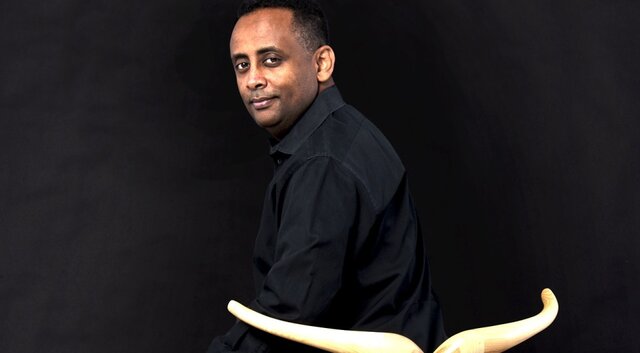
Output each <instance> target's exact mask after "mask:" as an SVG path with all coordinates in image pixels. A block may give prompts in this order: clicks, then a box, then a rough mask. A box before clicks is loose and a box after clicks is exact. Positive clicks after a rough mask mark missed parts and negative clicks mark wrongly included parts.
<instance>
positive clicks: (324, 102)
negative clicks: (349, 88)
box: [269, 85, 346, 156]
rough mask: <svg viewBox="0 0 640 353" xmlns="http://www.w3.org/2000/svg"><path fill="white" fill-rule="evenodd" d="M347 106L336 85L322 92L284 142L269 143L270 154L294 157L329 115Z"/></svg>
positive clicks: (272, 141)
mask: <svg viewBox="0 0 640 353" xmlns="http://www.w3.org/2000/svg"><path fill="white" fill-rule="evenodd" d="M345 104H346V103H345V102H344V100H342V96H341V95H340V91H338V88H337V87H336V86H335V85H334V86H331V87H329V88H327V89H325V90H324V91H322V92H320V94H318V96H317V97H316V99H315V100H314V101H313V103H312V104H311V106H310V107H309V109H307V111H306V112H305V113H304V114H303V115H302V116H301V117H300V118H299V119H298V121H297V122H296V123H295V124H294V125H293V127H292V128H291V130H289V133H287V135H285V137H284V138H283V139H282V140H280V141H277V140H275V139H271V140H270V141H269V142H270V143H271V149H270V151H269V154H270V155H271V156H275V155H277V154H285V155H292V154H293V153H294V152H295V151H296V150H298V148H299V147H300V146H301V145H302V143H303V142H304V141H305V140H306V139H307V138H308V137H309V136H311V134H312V133H313V132H314V131H315V130H316V129H317V128H318V127H319V126H320V125H321V124H322V122H324V121H325V120H326V119H327V117H328V116H329V114H331V113H333V112H334V111H336V110H338V109H339V108H340V107H342V106H343V105H345Z"/></svg>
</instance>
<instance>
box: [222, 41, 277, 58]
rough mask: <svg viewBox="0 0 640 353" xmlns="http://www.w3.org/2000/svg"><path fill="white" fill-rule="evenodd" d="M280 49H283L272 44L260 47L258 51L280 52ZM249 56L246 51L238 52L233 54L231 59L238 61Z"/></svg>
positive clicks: (264, 52) (260, 53)
mask: <svg viewBox="0 0 640 353" xmlns="http://www.w3.org/2000/svg"><path fill="white" fill-rule="evenodd" d="M280 51H281V50H280V49H279V48H278V47H276V46H274V45H272V46H268V47H264V48H260V49H258V51H257V52H256V53H257V54H258V55H262V54H266V53H269V52H280ZM248 57H249V55H247V54H245V53H237V54H234V55H233V56H231V60H232V61H236V60H238V59H246V58H248Z"/></svg>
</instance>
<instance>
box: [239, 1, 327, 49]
mask: <svg viewBox="0 0 640 353" xmlns="http://www.w3.org/2000/svg"><path fill="white" fill-rule="evenodd" d="M265 8H285V9H289V10H291V11H292V12H293V24H292V25H293V30H294V32H295V33H296V34H297V35H298V38H299V39H300V41H301V43H302V45H304V47H305V48H307V49H308V50H309V51H314V50H316V49H318V48H320V47H321V46H323V45H326V44H329V25H328V23H327V19H326V17H325V15H324V12H323V11H322V9H321V8H320V5H319V4H318V3H317V2H315V1H313V0H244V1H242V3H241V4H240V7H239V8H238V18H240V17H242V16H244V15H246V14H248V13H251V12H253V11H255V10H258V9H265Z"/></svg>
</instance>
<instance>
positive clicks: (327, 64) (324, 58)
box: [314, 45, 336, 83]
mask: <svg viewBox="0 0 640 353" xmlns="http://www.w3.org/2000/svg"><path fill="white" fill-rule="evenodd" d="M314 56H315V61H316V70H317V71H316V77H317V79H318V82H319V83H325V82H327V81H329V80H330V79H331V75H332V74H333V66H334V64H335V62H336V55H335V54H334V52H333V48H331V47H330V46H328V45H323V46H321V47H320V48H318V49H317V50H316V52H315V54H314Z"/></svg>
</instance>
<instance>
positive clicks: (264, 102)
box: [249, 97, 276, 110]
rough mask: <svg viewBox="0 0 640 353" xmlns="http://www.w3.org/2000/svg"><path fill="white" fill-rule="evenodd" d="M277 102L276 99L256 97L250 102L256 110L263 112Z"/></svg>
mask: <svg viewBox="0 0 640 353" xmlns="http://www.w3.org/2000/svg"><path fill="white" fill-rule="evenodd" d="M275 100H276V97H255V98H251V100H250V101H249V102H250V103H251V106H252V107H253V108H254V109H256V110H261V109H266V108H268V107H270V106H271V105H272V104H273V102H274V101H275Z"/></svg>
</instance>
